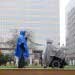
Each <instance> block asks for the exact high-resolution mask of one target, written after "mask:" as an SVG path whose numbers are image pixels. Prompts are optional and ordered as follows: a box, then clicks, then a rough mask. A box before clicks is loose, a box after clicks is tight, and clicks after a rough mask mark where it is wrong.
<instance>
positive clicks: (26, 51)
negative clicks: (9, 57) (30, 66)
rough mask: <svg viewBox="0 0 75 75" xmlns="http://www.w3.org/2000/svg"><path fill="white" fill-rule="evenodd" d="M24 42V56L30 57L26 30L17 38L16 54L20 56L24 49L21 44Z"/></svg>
mask: <svg viewBox="0 0 75 75" xmlns="http://www.w3.org/2000/svg"><path fill="white" fill-rule="evenodd" d="M22 43H23V44H24V49H25V50H24V52H23V56H24V58H28V57H29V49H28V46H27V40H26V39H25V31H21V32H20V36H19V37H18V40H17V46H16V50H15V55H16V56H17V57H19V58H20V57H21V55H22V49H21V47H20V45H21V44H22Z"/></svg>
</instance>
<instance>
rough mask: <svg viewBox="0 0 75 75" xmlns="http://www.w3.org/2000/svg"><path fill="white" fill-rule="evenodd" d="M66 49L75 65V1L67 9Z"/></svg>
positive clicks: (72, 63)
mask: <svg viewBox="0 0 75 75" xmlns="http://www.w3.org/2000/svg"><path fill="white" fill-rule="evenodd" d="M66 47H67V48H68V49H69V50H68V53H70V54H68V56H69V60H70V59H71V60H70V61H69V62H70V64H71V65H75V55H74V54H75V1H74V0H72V1H70V3H69V4H68V6H67V8H66Z"/></svg>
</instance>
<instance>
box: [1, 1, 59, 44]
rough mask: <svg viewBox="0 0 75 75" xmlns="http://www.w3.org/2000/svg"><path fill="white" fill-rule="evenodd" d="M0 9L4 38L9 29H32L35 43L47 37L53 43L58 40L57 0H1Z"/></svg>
mask: <svg viewBox="0 0 75 75" xmlns="http://www.w3.org/2000/svg"><path fill="white" fill-rule="evenodd" d="M0 10H1V12H0V28H1V34H2V37H5V38H4V39H6V37H7V38H9V37H11V34H10V32H9V30H11V29H12V30H13V29H25V30H30V31H33V34H34V41H35V42H36V43H41V44H45V42H46V40H47V39H48V38H49V39H51V40H53V41H54V44H57V43H58V42H59V41H60V24H59V23H60V22H59V17H60V16H59V0H22V1H20V0H10V1H9V0H6V1H2V0H1V1H0ZM7 33H8V34H7ZM8 35H9V37H8Z"/></svg>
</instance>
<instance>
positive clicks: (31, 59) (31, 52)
mask: <svg viewBox="0 0 75 75" xmlns="http://www.w3.org/2000/svg"><path fill="white" fill-rule="evenodd" d="M32 56H33V55H32V49H30V65H32V59H33V57H32Z"/></svg>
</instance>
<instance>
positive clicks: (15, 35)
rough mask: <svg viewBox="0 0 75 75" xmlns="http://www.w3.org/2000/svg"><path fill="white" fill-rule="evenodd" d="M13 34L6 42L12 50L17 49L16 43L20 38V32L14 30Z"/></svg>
mask: <svg viewBox="0 0 75 75" xmlns="http://www.w3.org/2000/svg"><path fill="white" fill-rule="evenodd" d="M10 32H11V34H12V38H11V39H10V40H8V41H7V42H6V44H8V45H9V46H10V47H11V48H15V47H16V41H17V38H18V30H16V29H14V30H13V31H10Z"/></svg>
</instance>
